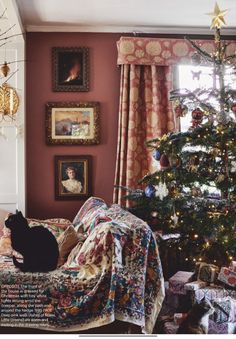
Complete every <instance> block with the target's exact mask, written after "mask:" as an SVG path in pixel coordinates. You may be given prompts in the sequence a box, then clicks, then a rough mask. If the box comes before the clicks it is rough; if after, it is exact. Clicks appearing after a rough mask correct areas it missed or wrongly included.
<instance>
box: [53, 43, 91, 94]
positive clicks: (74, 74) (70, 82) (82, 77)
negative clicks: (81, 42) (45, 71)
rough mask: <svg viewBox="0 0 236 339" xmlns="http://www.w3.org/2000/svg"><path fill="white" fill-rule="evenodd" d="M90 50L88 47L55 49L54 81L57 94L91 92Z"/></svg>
mask: <svg viewBox="0 0 236 339" xmlns="http://www.w3.org/2000/svg"><path fill="white" fill-rule="evenodd" d="M88 62H89V50H88V48H87V47H70V48H68V47H65V48H64V47H53V49H52V71H53V74H52V76H53V77H52V79H53V90H54V91H55V92H86V91H88V90H89V64H88Z"/></svg>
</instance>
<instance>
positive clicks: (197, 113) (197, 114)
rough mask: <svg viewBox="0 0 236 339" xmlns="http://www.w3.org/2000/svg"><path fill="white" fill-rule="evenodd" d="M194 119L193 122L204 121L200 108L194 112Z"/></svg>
mask: <svg viewBox="0 0 236 339" xmlns="http://www.w3.org/2000/svg"><path fill="white" fill-rule="evenodd" d="M192 118H193V120H198V121H202V118H203V111H202V110H201V109H200V108H195V109H194V110H193V111H192Z"/></svg>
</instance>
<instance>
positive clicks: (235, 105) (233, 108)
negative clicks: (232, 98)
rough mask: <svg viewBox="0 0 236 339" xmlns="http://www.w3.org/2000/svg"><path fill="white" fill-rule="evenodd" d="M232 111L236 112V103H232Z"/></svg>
mask: <svg viewBox="0 0 236 339" xmlns="http://www.w3.org/2000/svg"><path fill="white" fill-rule="evenodd" d="M231 111H233V112H234V113H236V103H234V104H232V106H231Z"/></svg>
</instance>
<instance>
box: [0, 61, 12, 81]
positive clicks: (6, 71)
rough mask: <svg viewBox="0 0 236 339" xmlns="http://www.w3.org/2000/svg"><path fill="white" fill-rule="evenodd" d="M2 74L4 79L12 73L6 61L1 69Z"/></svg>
mask: <svg viewBox="0 0 236 339" xmlns="http://www.w3.org/2000/svg"><path fill="white" fill-rule="evenodd" d="M0 70H1V73H2V75H3V76H4V77H7V76H8V74H9V72H10V67H9V66H8V64H7V62H6V61H5V62H4V64H3V65H2V66H1V68H0Z"/></svg>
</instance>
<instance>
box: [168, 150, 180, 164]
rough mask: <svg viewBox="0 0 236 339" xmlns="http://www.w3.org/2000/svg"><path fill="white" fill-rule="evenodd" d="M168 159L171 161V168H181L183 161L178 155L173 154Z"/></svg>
mask: <svg viewBox="0 0 236 339" xmlns="http://www.w3.org/2000/svg"><path fill="white" fill-rule="evenodd" d="M168 159H169V163H170V166H171V167H179V166H180V163H181V160H180V158H179V157H178V156H177V155H176V154H174V153H171V154H170V155H169V158H168Z"/></svg>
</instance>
